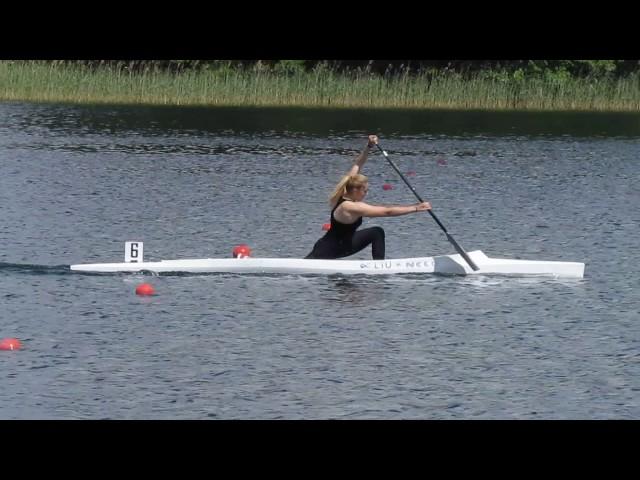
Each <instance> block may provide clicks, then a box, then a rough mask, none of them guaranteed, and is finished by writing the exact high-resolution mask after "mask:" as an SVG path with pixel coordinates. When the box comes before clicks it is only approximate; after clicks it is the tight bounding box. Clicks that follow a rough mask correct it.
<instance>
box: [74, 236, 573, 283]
mask: <svg viewBox="0 0 640 480" xmlns="http://www.w3.org/2000/svg"><path fill="white" fill-rule="evenodd" d="M127 243H130V242H127ZM140 243H141V242H140ZM467 253H468V255H469V256H470V257H471V259H472V260H473V262H474V263H475V264H476V265H477V266H478V267H479V269H478V270H477V271H474V270H472V269H471V267H470V266H469V265H468V263H467V262H466V261H465V260H464V259H463V258H462V257H461V256H460V255H459V254H453V255H439V256H433V257H411V258H395V259H385V260H340V259H338V260H319V259H304V258H256V257H240V258H196V259H183V260H160V261H154V262H144V261H131V259H130V258H129V260H130V261H126V262H123V263H91V264H77V265H71V266H70V268H71V270H72V271H75V272H90V273H120V272H128V273H135V272H152V273H278V274H322V275H332V274H343V275H353V274H364V275H381V274H387V275H388V274H409V273H432V274H433V273H435V274H442V275H493V274H499V275H516V276H527V275H544V276H552V277H566V278H583V276H584V268H585V264H584V263H579V262H558V261H539V260H516V259H507V258H492V257H488V256H487V255H485V254H484V253H483V252H482V251H481V250H475V251H472V252H467ZM140 260H142V258H141V257H140Z"/></svg>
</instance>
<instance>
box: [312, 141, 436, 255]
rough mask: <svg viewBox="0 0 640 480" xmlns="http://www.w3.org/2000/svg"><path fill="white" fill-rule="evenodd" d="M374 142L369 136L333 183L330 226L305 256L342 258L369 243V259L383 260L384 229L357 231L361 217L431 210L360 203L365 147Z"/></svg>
mask: <svg viewBox="0 0 640 480" xmlns="http://www.w3.org/2000/svg"><path fill="white" fill-rule="evenodd" d="M377 143H378V137H377V136H376V135H369V141H368V143H367V146H366V147H365V148H364V149H363V150H362V152H361V153H360V155H358V157H357V158H356V160H355V162H354V165H353V166H352V167H351V170H349V172H348V173H347V174H346V175H345V176H344V177H342V179H341V180H340V182H339V183H338V185H336V188H335V189H334V191H333V193H332V194H331V196H330V197H329V203H330V204H331V207H332V210H331V228H330V229H329V231H328V232H327V233H326V234H325V235H324V237H322V238H321V239H320V240H318V241H317V242H316V243H315V245H314V246H313V250H312V251H311V253H310V254H309V255H307V256H306V257H305V258H323V259H333V258H343V257H348V256H349V255H353V254H354V253H358V252H359V251H361V250H363V249H364V248H366V247H367V246H368V245H371V254H372V256H373V259H374V260H383V259H384V253H385V241H384V230H383V229H382V228H381V227H370V228H364V229H362V230H357V229H358V227H359V226H360V225H362V217H397V216H399V215H407V214H409V213H415V212H422V211H425V210H430V209H431V204H430V203H429V202H423V203H416V204H413V205H369V204H367V203H364V202H363V200H364V197H365V196H366V195H367V192H368V191H369V181H368V179H367V177H365V176H364V175H362V174H361V173H360V170H361V169H362V167H363V165H364V164H365V162H366V161H367V156H368V154H369V148H371V147H373V146H374V145H377Z"/></svg>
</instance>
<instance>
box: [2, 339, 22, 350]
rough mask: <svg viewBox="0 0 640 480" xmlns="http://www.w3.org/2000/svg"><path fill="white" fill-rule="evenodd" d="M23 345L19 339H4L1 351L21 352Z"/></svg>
mask: <svg viewBox="0 0 640 480" xmlns="http://www.w3.org/2000/svg"><path fill="white" fill-rule="evenodd" d="M20 348H22V343H20V340H18V339H17V338H3V339H2V340H0V350H20Z"/></svg>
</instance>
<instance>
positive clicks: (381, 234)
mask: <svg viewBox="0 0 640 480" xmlns="http://www.w3.org/2000/svg"><path fill="white" fill-rule="evenodd" d="M371 231H372V232H373V234H374V235H375V236H376V237H378V238H381V239H382V240H384V229H383V228H382V227H371Z"/></svg>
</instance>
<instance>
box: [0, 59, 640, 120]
mask: <svg viewBox="0 0 640 480" xmlns="http://www.w3.org/2000/svg"><path fill="white" fill-rule="evenodd" d="M0 101H28V102H57V103H95V104H149V105H190V106H197V105H202V106H216V105H218V106H283V107H284V106H304V107H333V108H341V107H344V108H416V109H481V110H583V111H640V74H638V73H634V74H631V75H629V76H627V77H624V78H618V79H616V78H606V79H595V78H573V77H568V78H562V79H558V78H544V77H533V78H529V77H524V76H507V75H502V76H500V75H495V74H493V73H492V72H480V73H477V74H475V75H472V76H468V77H463V76H461V75H459V74H455V73H452V72H442V71H435V72H434V71H431V72H423V73H420V74H409V73H407V72H405V73H402V74H399V75H395V76H380V75H374V74H371V73H367V72H361V71H358V72H347V73H344V72H343V73H337V72H334V71H332V70H331V69H329V68H326V67H323V66H320V67H319V68H316V69H315V70H313V71H311V72H304V71H298V72H293V73H291V72H289V73H287V72H275V71H272V70H269V69H264V68H263V69H260V68H254V69H240V68H219V69H214V70H201V71H195V70H192V71H183V72H180V73H170V72H161V71H155V72H153V71H147V72H136V73H133V72H128V71H126V70H125V69H122V68H114V67H101V68H98V69H91V68H89V67H85V66H81V65H73V64H71V65H69V64H62V65H61V64H55V63H52V62H40V61H2V62H0Z"/></svg>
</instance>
